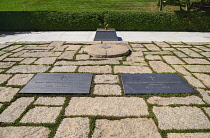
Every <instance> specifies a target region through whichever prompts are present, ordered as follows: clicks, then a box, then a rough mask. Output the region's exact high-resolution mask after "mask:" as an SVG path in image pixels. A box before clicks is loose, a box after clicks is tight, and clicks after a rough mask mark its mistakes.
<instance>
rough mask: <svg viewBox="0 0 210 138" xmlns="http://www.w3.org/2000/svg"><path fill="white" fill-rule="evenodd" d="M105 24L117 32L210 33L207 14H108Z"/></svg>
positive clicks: (209, 19) (209, 22) (209, 17)
mask: <svg viewBox="0 0 210 138" xmlns="http://www.w3.org/2000/svg"><path fill="white" fill-rule="evenodd" d="M104 22H105V23H106V24H110V26H111V27H113V28H116V30H138V31H210V14H209V13H207V12H117V11H116V12H115V11H113V12H108V13H107V14H106V15H105V19H104Z"/></svg>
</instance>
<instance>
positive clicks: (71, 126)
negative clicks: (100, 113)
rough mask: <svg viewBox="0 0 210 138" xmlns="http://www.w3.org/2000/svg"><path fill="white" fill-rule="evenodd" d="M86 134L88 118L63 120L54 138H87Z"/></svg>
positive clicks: (87, 131)
mask: <svg viewBox="0 0 210 138" xmlns="http://www.w3.org/2000/svg"><path fill="white" fill-rule="evenodd" d="M88 133H89V119H88V118H82V117H78V118H65V119H63V121H62V122H61V124H60V126H59V127H58V129H57V131H56V134H55V137H54V138H87V137H88Z"/></svg>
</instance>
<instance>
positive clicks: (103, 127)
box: [92, 118, 161, 138]
mask: <svg viewBox="0 0 210 138" xmlns="http://www.w3.org/2000/svg"><path fill="white" fill-rule="evenodd" d="M92 137H93V138H99V137H103V138H109V137H112V138H125V137H132V138H140V137H142V138H143V137H145V138H146V137H147V138H161V135H160V133H159V132H158V130H157V127H156V126H155V123H154V122H153V120H152V119H147V118H127V119H121V120H106V119H98V120H96V126H95V130H94V133H93V136H92Z"/></svg>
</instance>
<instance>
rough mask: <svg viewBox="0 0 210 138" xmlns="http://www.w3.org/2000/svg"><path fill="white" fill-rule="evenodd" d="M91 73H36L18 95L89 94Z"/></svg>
mask: <svg viewBox="0 0 210 138" xmlns="http://www.w3.org/2000/svg"><path fill="white" fill-rule="evenodd" d="M92 76H93V74H91V73H38V74H37V75H36V76H35V77H34V78H33V79H31V81H30V82H29V83H28V84H27V85H26V86H25V87H24V88H23V89H22V90H21V91H20V92H19V93H34V94H35V93H36V94H38V93H43V94H89V90H90V85H91V81H92Z"/></svg>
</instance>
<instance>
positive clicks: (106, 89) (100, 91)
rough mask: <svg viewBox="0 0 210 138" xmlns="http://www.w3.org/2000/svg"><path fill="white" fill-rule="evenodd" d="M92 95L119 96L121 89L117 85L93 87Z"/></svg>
mask: <svg viewBox="0 0 210 138" xmlns="http://www.w3.org/2000/svg"><path fill="white" fill-rule="evenodd" d="M93 94H96V95H121V88H120V86H119V85H108V84H103V85H95V87H94V91H93Z"/></svg>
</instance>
